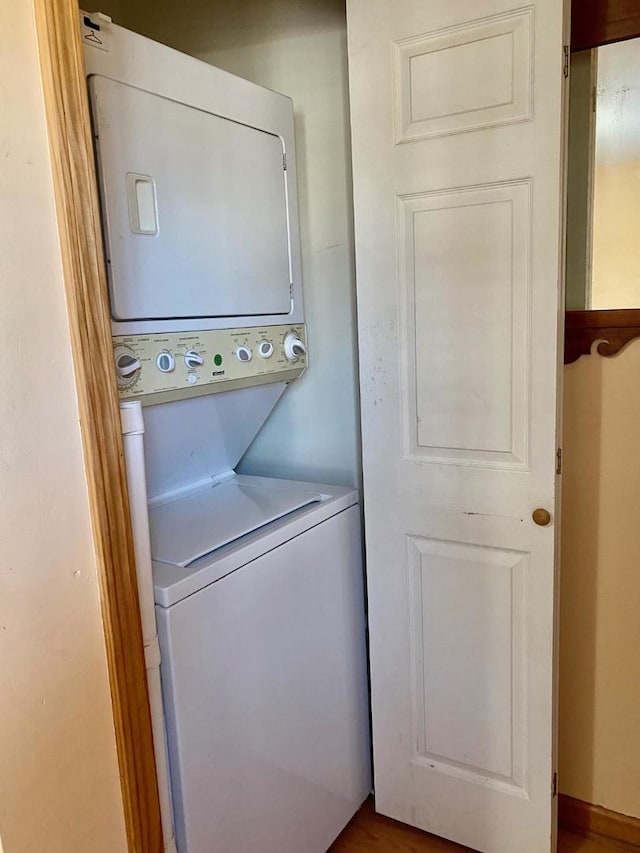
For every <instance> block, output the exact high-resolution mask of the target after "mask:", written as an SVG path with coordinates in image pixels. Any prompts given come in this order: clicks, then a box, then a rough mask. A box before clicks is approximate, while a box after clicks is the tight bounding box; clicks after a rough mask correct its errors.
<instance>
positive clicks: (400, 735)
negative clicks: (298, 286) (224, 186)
mask: <svg viewBox="0 0 640 853" xmlns="http://www.w3.org/2000/svg"><path fill="white" fill-rule="evenodd" d="M347 8H348V26H349V69H350V87H351V112H352V133H353V163H354V189H355V215H356V255H357V257H356V262H357V282H358V313H359V335H360V359H361V361H360V377H361V389H362V431H363V454H364V495H365V518H366V544H367V561H368V589H369V618H370V632H371V681H372V707H373V734H374V762H375V791H376V805H377V808H378V810H379V811H381V812H383V813H384V814H387V815H390V816H392V817H394V818H397V819H399V820H402V821H405V822H407V823H410V824H414V825H416V826H419V827H422V828H423V829H426V830H428V831H430V832H434V833H436V834H438V835H442V836H445V837H447V838H451V839H454V840H455V841H458V842H460V843H462V844H466V845H468V846H470V847H472V848H474V849H477V850H482V851H487V853H549V851H550V850H552V849H553V848H554V846H555V829H554V823H555V801H554V797H553V775H554V770H555V763H554V762H555V758H554V755H555V753H554V749H555V743H554V740H555V738H554V722H555V704H554V702H555V700H554V621H555V620H554V612H555V568H554V554H555V545H556V542H555V538H556V533H557V518H556V500H557V475H556V450H557V447H558V443H557V430H558V423H557V398H558V387H559V386H558V375H559V371H558V355H559V344H560V343H561V332H560V325H561V324H560V323H559V318H560V317H561V316H562V313H561V309H562V296H561V290H562V288H561V283H562V272H561V270H562V263H561V262H562V232H563V201H562V199H563V195H564V187H563V160H564V118H563V116H564V109H563V104H564V92H565V85H566V82H565V78H564V74H563V45H564V43H565V42H566V23H565V14H564V11H563V3H562V0H534V2H531V3H529V4H526V5H513V2H512V0H511V2H509V0H480V2H479V0H348V2H347ZM536 509H539V510H544V511H546V512H547V513H548V514H549V518H548V523H547V524H544V522H545V521H546V520H547V519H546V518H545V514H544V512H542V513H538V515H537V516H536V517H537V521H538V522H542V523H536V521H535V520H534V517H533V515H534V512H535V510H536Z"/></svg>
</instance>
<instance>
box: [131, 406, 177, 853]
mask: <svg viewBox="0 0 640 853" xmlns="http://www.w3.org/2000/svg"><path fill="white" fill-rule="evenodd" d="M120 420H121V423H122V436H123V442H124V458H125V464H126V469H127V486H128V491H129V508H130V512H131V529H132V533H133V550H134V554H135V560H136V577H137V579H138V602H139V605H140V620H141V623H142V639H143V642H144V658H145V664H146V667H147V685H148V689H149V705H150V707H151V726H152V730H153V747H154V752H155V758H156V774H157V778H158V793H159V795H160V814H161V817H162V834H163V837H164V849H165V851H167V853H177V848H176V842H175V835H174V830H173V811H172V804H171V788H170V784H169V762H168V758H167V744H166V739H165V728H164V708H163V704H162V691H161V685H160V645H159V643H158V632H157V628H156V612H155V599H154V595H153V573H152V567H151V539H150V536H149V512H148V507H147V481H146V472H145V465H144V419H143V417H142V406H141V405H140V402H139V401H138V400H135V401H132V402H125V403H120Z"/></svg>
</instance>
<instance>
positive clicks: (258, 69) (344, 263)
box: [99, 0, 360, 484]
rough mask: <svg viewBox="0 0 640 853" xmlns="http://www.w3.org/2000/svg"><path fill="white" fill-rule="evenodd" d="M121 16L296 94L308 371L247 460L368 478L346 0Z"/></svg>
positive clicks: (306, 475) (189, 2) (190, 0)
mask: <svg viewBox="0 0 640 853" xmlns="http://www.w3.org/2000/svg"><path fill="white" fill-rule="evenodd" d="M99 5H100V8H101V9H102V10H103V11H105V12H107V13H109V14H111V15H112V16H113V18H114V21H115V22H116V23H120V24H122V25H123V26H126V27H128V28H129V29H132V30H134V31H136V32H140V33H142V34H143V35H146V36H148V37H150V38H153V39H155V40H157V41H161V42H164V43H166V44H169V45H171V46H172V47H175V48H177V49H179V50H183V51H185V52H186V53H190V54H192V55H193V56H197V57H199V58H201V59H204V60H206V61H208V62H211V63H213V64H215V65H218V66H220V67H222V68H224V69H226V70H228V71H231V72H233V73H235V74H239V75H240V76H242V77H246V78H248V79H249V80H252V81H254V82H255V83H259V84H260V85H263V86H267V87H268V88H271V89H275V90H276V91H280V92H283V93H284V94H286V95H289V96H291V97H292V98H293V100H294V106H295V119H296V147H297V165H298V184H299V186H298V194H299V200H300V225H301V239H302V268H303V281H304V299H305V311H306V321H307V325H308V335H309V345H310V367H309V370H308V371H307V373H306V374H305V376H304V377H303V379H302V380H301V381H300V382H298V383H295V384H294V385H293V386H292V387H291V388H290V389H289V390H288V391H287V393H286V395H285V396H284V398H283V400H282V401H281V402H280V404H279V405H278V407H277V408H276V410H275V412H274V413H273V415H272V416H271V418H270V419H269V421H268V422H267V424H266V425H265V427H264V428H263V429H262V431H261V433H260V434H259V436H258V438H257V439H256V441H255V442H254V444H253V446H252V447H251V449H250V451H249V453H248V455H247V456H246V457H245V459H244V460H243V469H244V470H251V471H252V472H253V473H257V474H264V475H282V476H288V477H294V478H296V477H297V478H300V479H308V480H320V481H326V482H335V483H344V484H354V483H358V482H359V479H360V446H359V426H358V409H357V406H358V400H357V378H356V371H357V367H356V365H357V359H356V338H355V307H354V306H355V275H354V266H353V251H354V250H353V234H352V199H351V174H350V171H349V168H350V162H351V151H350V139H349V118H348V100H347V97H348V96H347V85H348V81H347V59H346V19H345V6H344V0H325V1H324V2H322V3H318V2H316V0H236V2H233V3H229V2H226V0H182V2H181V3H179V4H178V3H175V2H174V0H153V1H152V0H128V2H126V3H125V2H114V0H111V2H101V3H100V4H99Z"/></svg>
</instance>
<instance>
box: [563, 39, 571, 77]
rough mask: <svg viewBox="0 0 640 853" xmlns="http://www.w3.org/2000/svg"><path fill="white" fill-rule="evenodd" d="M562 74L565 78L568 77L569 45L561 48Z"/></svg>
mask: <svg viewBox="0 0 640 853" xmlns="http://www.w3.org/2000/svg"><path fill="white" fill-rule="evenodd" d="M562 73H563V74H564V76H565V78H566V77H568V76H569V45H568V44H565V45H563V47H562Z"/></svg>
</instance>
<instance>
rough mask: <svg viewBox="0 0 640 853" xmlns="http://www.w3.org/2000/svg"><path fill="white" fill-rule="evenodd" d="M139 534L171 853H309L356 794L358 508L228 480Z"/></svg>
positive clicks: (182, 502)
mask: <svg viewBox="0 0 640 853" xmlns="http://www.w3.org/2000/svg"><path fill="white" fill-rule="evenodd" d="M203 513H204V514H207V515H208V524H207V525H203V526H200V525H194V524H193V518H194V515H195V516H200V515H201V514H203ZM218 514H219V515H220V516H222V517H228V516H230V515H232V516H234V517H233V520H232V521H231V520H230V521H231V523H230V526H229V527H226V526H225V525H224V524H223V525H218V524H216V523H215V519H216V518H217V517H219V515H218ZM273 517H275V519H276V520H273V521H269V519H271V518H273ZM249 518H250V519H251V520H252V521H251V522H250V523H251V524H253V523H259V520H260V519H261V520H262V521H263V522H265V523H263V524H262V526H261V527H260V528H258V529H254V530H253V531H252V532H250V533H247V534H245V535H244V536H241V537H240V538H238V539H236V540H234V541H231V542H227V543H226V544H223V543H224V541H225V540H226V539H228V538H229V537H230V535H231V534H230V533H229V530H231V529H233V530H234V531H235V530H237V529H238V527H237V525H238V523H239V522H241V521H242V520H243V519H249ZM203 520H204V519H203ZM151 523H152V531H153V533H152V542H154V545H153V554H154V557H155V563H154V582H155V594H156V603H157V606H156V615H157V622H158V631H159V636H160V647H161V653H162V684H163V692H164V696H165V708H166V721H167V735H168V743H169V754H170V765H171V773H172V780H173V790H174V807H175V816H176V833H177V841H178V850H180V851H183V850H184V851H189V853H213V851H220V853H241V852H242V853H245V851H256V853H302V851H304V853H313V851H316V853H323V851H326V850H327V848H328V847H329V845H330V844H331V843H332V841H333V840H334V839H335V837H336V835H337V834H338V833H339V832H340V830H341V829H342V827H344V826H345V825H346V824H347V823H348V821H349V820H350V819H351V817H352V815H353V814H354V812H355V811H356V810H357V808H358V807H359V806H360V804H361V803H362V801H363V800H364V799H365V797H366V796H367V794H368V792H369V790H370V770H369V748H368V719H367V682H366V671H365V666H364V662H365V645H364V636H365V634H364V619H363V606H362V602H363V589H362V573H361V557H360V511H359V507H358V505H357V494H356V493H355V492H353V491H350V490H348V489H340V488H335V487H333V488H332V487H320V488H319V487H318V486H317V485H312V484H304V483H284V482H283V483H277V484H274V483H273V481H271V480H264V479H261V478H258V477H242V476H241V477H237V478H233V479H232V480H231V481H225V482H223V483H220V484H217V485H215V486H212V487H208V489H207V490H206V491H205V492H200V493H194V494H192V495H189V496H188V497H186V498H181V499H179V500H178V501H175V502H169V503H166V504H162V505H160V506H157V507H155V508H154V509H153V510H152V511H151ZM194 527H197V529H198V530H199V531H204V530H205V529H206V530H207V531H208V533H209V536H208V537H202V536H201V537H199V538H198V547H197V548H196V549H195V550H194V548H193V545H194V539H193V538H191V537H190V536H189V535H185V532H186V531H192V530H194ZM200 549H202V550H204V549H209V552H208V553H207V554H206V555H204V556H202V557H200V558H197V557H196V558H195V559H192V558H194V556H195V554H196V551H199V550H200ZM185 562H187V563H188V565H187V566H183V565H181V564H183V563H185Z"/></svg>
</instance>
